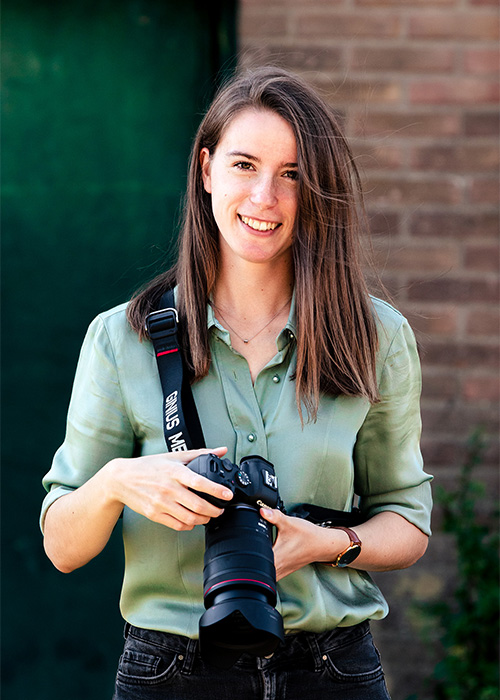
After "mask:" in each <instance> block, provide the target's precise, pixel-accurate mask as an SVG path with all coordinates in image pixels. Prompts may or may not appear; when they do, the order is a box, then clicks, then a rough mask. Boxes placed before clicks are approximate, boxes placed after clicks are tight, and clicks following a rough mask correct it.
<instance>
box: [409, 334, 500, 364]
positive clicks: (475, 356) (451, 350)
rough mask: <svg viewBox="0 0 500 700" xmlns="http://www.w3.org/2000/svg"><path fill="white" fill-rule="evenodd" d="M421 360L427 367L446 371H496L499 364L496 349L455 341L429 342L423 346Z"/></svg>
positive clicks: (485, 345) (486, 345) (490, 346)
mask: <svg viewBox="0 0 500 700" xmlns="http://www.w3.org/2000/svg"><path fill="white" fill-rule="evenodd" d="M422 359H423V362H424V363H425V364H426V365H427V366H428V367H431V366H433V365H437V366H441V365H442V366H444V367H446V368H447V369H450V368H455V369H460V368H469V369H471V368H472V369H476V368H477V367H481V368H482V369H487V368H490V369H496V368H497V367H498V364H499V357H498V348H497V347H495V346H493V345H489V344H479V343H475V344H474V343H467V344H465V343H463V344H462V343H460V342H457V341H456V340H453V341H450V340H448V341H446V342H438V340H437V339H436V340H435V339H433V340H432V341H429V342H428V343H427V344H426V345H425V348H424V352H423V358H422Z"/></svg>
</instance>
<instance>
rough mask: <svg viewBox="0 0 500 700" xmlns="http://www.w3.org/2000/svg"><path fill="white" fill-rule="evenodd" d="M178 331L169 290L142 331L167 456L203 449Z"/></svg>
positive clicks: (176, 317)
mask: <svg viewBox="0 0 500 700" xmlns="http://www.w3.org/2000/svg"><path fill="white" fill-rule="evenodd" d="M178 328H179V314H178V313H177V309H176V308H175V297H174V290H173V289H169V290H168V291H167V292H165V294H164V295H163V296H162V298H161V299H160V304H159V310H158V311H153V312H152V313H151V314H149V316H147V318H146V331H147V332H148V335H149V337H150V339H151V342H152V343H153V347H154V351H155V356H156V364H157V365H158V372H159V374H160V381H161V387H162V391H163V433H164V436H165V442H166V444H167V450H168V452H183V451H185V450H192V449H199V448H202V447H205V438H204V436H203V431H202V429H201V423H200V418H199V416H198V410H197V408H196V404H195V402H194V398H193V392H192V389H191V385H190V383H189V377H188V372H187V367H186V364H185V361H184V357H183V353H182V350H181V348H180V344H179V337H178ZM188 425H189V428H188Z"/></svg>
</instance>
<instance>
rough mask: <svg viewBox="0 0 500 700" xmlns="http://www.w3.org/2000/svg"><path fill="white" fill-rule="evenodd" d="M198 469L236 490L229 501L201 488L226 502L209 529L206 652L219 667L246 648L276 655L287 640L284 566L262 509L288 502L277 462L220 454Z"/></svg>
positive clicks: (200, 461)
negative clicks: (279, 581)
mask: <svg viewBox="0 0 500 700" xmlns="http://www.w3.org/2000/svg"><path fill="white" fill-rule="evenodd" d="M188 466H189V467H190V468H191V469H192V470H193V471H195V472H196V473H197V474H201V475H202V476H204V477H206V478H207V479H210V481H213V482H215V483H218V484H222V485H224V486H226V487H227V488H229V489H230V490H231V491H232V492H233V498H232V500H231V501H229V502H227V501H221V500H219V499H217V498H214V497H213V496H209V495H208V494H206V493H202V492H199V491H196V492H195V493H197V494H198V495H199V496H201V497H202V498H204V499H205V500H207V501H209V502H210V503H212V504H213V505H216V506H218V507H220V508H224V509H225V510H224V513H223V514H222V515H220V516H219V517H218V518H212V519H211V520H210V522H209V523H208V524H207V525H206V528H205V556H204V568H203V599H204V605H205V608H206V611H205V613H204V614H203V615H202V617H201V619H200V625H199V632H200V651H201V654H202V656H203V657H204V658H205V659H206V660H207V661H208V662H210V663H212V664H214V665H215V666H218V667H219V668H230V667H231V666H232V665H233V664H234V663H235V662H236V661H237V660H238V659H239V657H240V656H241V654H242V653H244V652H246V653H250V654H252V655H254V656H268V655H269V654H272V653H273V652H274V650H275V649H276V647H277V646H278V644H279V643H280V641H283V639H284V632H283V620H282V617H281V615H280V614H279V612H278V611H277V610H276V608H275V605H276V600H277V593H276V570H275V568H274V555H273V550H272V546H273V530H272V525H270V523H268V522H267V521H266V520H264V519H263V518H262V517H261V516H260V513H259V509H260V507H261V506H268V507H269V508H280V509H281V510H283V503H282V501H281V499H280V497H279V494H278V482H277V478H276V474H275V472H274V467H273V465H272V464H271V463H270V462H268V461H267V460H266V459H264V458H263V457H259V456H256V455H251V456H249V457H244V458H243V459H242V460H241V462H240V464H239V466H237V465H236V464H233V463H232V462H230V461H229V460H228V459H220V458H219V457H216V456H215V455H213V454H206V455H201V456H200V457H196V458H195V459H194V460H192V461H191V462H190V463H189V465H188Z"/></svg>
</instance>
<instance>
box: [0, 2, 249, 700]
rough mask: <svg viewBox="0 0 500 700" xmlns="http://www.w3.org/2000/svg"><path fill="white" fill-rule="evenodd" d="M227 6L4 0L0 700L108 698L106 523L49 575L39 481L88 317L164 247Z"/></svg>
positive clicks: (114, 299)
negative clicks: (69, 567)
mask: <svg viewBox="0 0 500 700" xmlns="http://www.w3.org/2000/svg"><path fill="white" fill-rule="evenodd" d="M234 4H235V2H234V1H233V0H220V1H219V2H213V1H212V2H210V3H202V2H196V1H195V0H183V2H182V3H178V2H176V1H175V0H99V1H93V0H79V1H78V2H75V1H74V0H66V1H65V2H63V1H60V2H49V1H47V0H4V1H3V5H2V23H3V69H2V78H3V107H2V120H3V124H2V150H3V154H2V168H3V175H2V250H3V255H2V284H3V295H2V298H3V304H2V345H3V356H2V415H3V420H2V427H3V436H2V437H3V439H2V453H3V456H2V647H3V649H2V657H3V671H2V699H3V700H14V699H15V700H26V699H27V698H30V700H46V699H47V700H48V699H49V698H50V699H51V700H55V699H56V698H65V699H66V700H78V699H79V698H82V699H83V698H85V699H86V700H89V699H91V700H100V699H101V698H102V699H103V700H104V699H105V698H110V697H111V692H112V690H111V689H112V686H113V677H114V673H115V669H116V663H117V658H118V656H119V653H120V647H121V631H122V622H121V620H120V616H119V612H118V596H119V589H120V582H121V575H122V568H123V562H122V552H121V542H120V537H119V533H115V536H114V539H113V540H112V542H111V543H110V546H109V547H108V549H107V550H106V551H105V552H104V553H103V554H102V555H101V556H100V557H99V558H98V559H97V560H96V561H94V562H92V563H91V564H89V565H88V566H87V567H85V569H83V570H81V571H78V572H75V573H73V574H71V575H70V576H64V575H63V574H60V573H58V572H57V571H56V570H55V569H53V567H52V565H51V564H50V563H49V562H48V560H47V559H46V558H45V556H44V554H43V549H42V541H41V535H40V532H39V530H38V512H39V507H40V503H41V501H42V498H43V495H44V493H43V490H42V488H41V484H40V480H41V477H42V475H43V474H44V473H45V471H47V469H48V467H49V466H50V461H51V457H52V454H53V452H54V451H55V449H56V448H57V447H58V445H59V443H60V442H61V441H62V439H63V436H64V422H65V413H66V409H67V404H68V400H69V394H70V390H71V382H72V377H73V373H74V369H75V364H76V360H77V355H78V350H79V347H80V344H81V341H82V338H83V335H84V332H85V329H86V327H87V325H88V323H89V322H90V321H91V319H92V318H93V317H94V316H95V315H96V314H97V313H99V312H100V311H102V310H103V309H105V308H108V307H110V306H113V305H115V304H117V303H120V302H122V301H125V300H126V299H127V298H128V297H129V296H130V293H131V292H132V291H133V290H134V289H135V288H136V287H137V286H139V284H141V283H142V282H143V281H144V280H146V279H148V278H150V277H152V276H153V275H154V274H155V273H156V272H157V271H158V270H159V269H160V267H161V265H163V264H165V262H166V261H167V259H168V258H169V255H170V254H171V250H172V245H173V239H174V231H175V222H176V220H177V216H178V210H179V199H180V195H181V193H182V191H183V188H184V182H185V171H186V162H187V155H188V151H189V146H190V141H191V138H192V135H193V133H194V130H195V128H196V126H197V124H198V122H199V119H200V113H201V111H202V109H203V107H204V105H205V104H206V102H207V100H208V99H209V98H210V96H211V94H212V91H213V85H214V78H215V74H216V73H217V71H218V70H219V68H220V67H221V65H222V64H223V63H224V65H225V67H226V69H230V68H231V66H232V60H233V55H234V13H235V9H234Z"/></svg>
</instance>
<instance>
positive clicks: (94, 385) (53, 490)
mask: <svg viewBox="0 0 500 700" xmlns="http://www.w3.org/2000/svg"><path fill="white" fill-rule="evenodd" d="M134 442H135V439H134V431H133V429H132V426H131V423H130V421H129V418H128V415H127V411H126V408H125V406H124V402H123V398H122V391H121V387H120V381H119V376H118V371H117V367H116V362H115V357H114V352H113V348H112V345H111V342H110V339H109V336H108V332H107V329H106V327H105V325H104V323H103V321H102V319H101V318H99V317H98V318H96V319H95V320H94V321H93V322H92V324H91V325H90V327H89V329H88V332H87V335H86V337H85V340H84V342H83V345H82V349H81V352H80V357H79V361H78V366H77V370H76V375H75V381H74V385H73V391H72V395H71V401H70V406H69V411H68V419H67V426H66V436H65V440H64V443H63V444H62V445H61V447H60V448H59V449H58V451H57V452H56V454H55V456H54V460H53V462H52V466H51V469H50V471H49V472H48V473H47V474H46V475H45V477H44V479H43V485H44V487H45V489H46V491H47V492H48V493H47V495H46V497H45V499H44V501H43V504H42V511H41V517H40V525H41V527H42V529H43V523H44V519H45V515H46V513H47V510H48V508H49V507H50V506H51V505H52V503H54V501H56V500H57V499H58V498H60V497H61V496H64V495H65V494H67V493H69V492H71V491H73V490H74V489H77V488H78V487H79V486H81V485H82V484H83V483H85V482H86V481H87V480H88V479H90V478H91V477H92V476H93V475H94V474H95V473H96V472H97V471H98V470H99V469H101V467H103V466H104V465H105V464H106V463H107V462H109V461H110V460H111V459H114V458H116V457H130V456H131V455H132V454H133V451H134Z"/></svg>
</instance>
